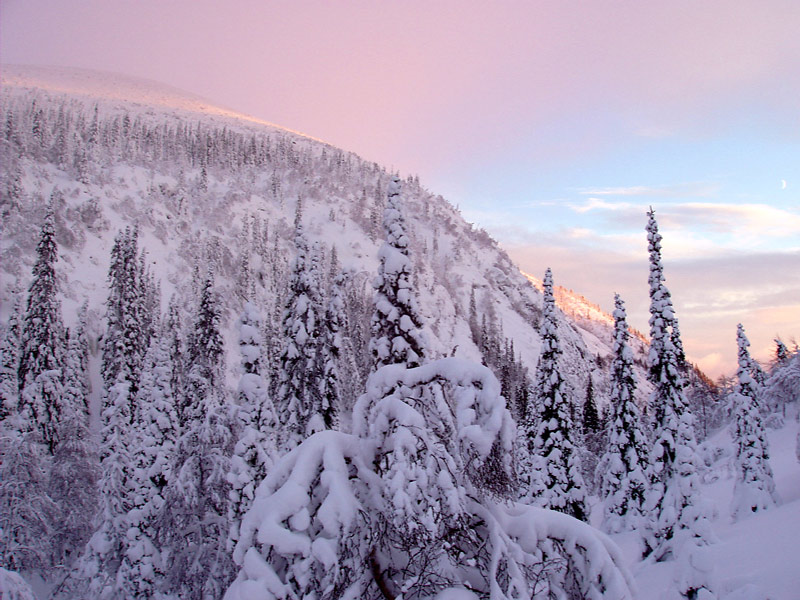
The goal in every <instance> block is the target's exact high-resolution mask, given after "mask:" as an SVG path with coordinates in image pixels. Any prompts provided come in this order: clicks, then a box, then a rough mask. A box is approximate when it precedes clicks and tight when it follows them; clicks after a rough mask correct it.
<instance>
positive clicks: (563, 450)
mask: <svg viewBox="0 0 800 600" xmlns="http://www.w3.org/2000/svg"><path fill="white" fill-rule="evenodd" d="M543 288H544V300H543V303H544V308H543V316H542V328H541V336H542V351H541V354H540V356H539V364H538V365H537V369H536V400H535V403H536V404H535V405H536V406H537V407H538V410H539V413H538V414H536V415H535V416H532V417H530V418H529V419H528V420H527V421H526V424H525V427H524V435H523V443H524V444H525V445H526V447H527V451H528V454H529V457H530V458H529V459H527V460H525V462H523V467H522V468H523V469H525V471H523V472H522V473H521V474H520V477H521V479H522V482H523V489H522V498H523V499H524V500H525V501H526V502H528V503H533V504H537V505H540V506H543V507H545V508H550V509H553V510H558V511H561V512H564V513H567V514H568V515H571V516H573V517H575V518H576V519H581V520H586V519H587V518H588V513H587V510H586V493H585V491H584V482H583V476H582V475H581V471H580V466H579V464H578V453H577V452H576V448H575V446H574V445H573V443H572V439H573V438H572V434H573V425H572V418H571V411H570V403H571V400H570V398H569V396H568V392H567V386H566V384H565V382H564V379H563V377H562V375H561V372H560V370H559V368H560V367H559V358H560V356H561V347H560V345H559V340H558V331H557V329H558V320H557V316H556V315H557V313H556V311H557V309H556V304H555V299H554V297H553V274H552V272H551V271H550V269H547V271H546V272H545V276H544V282H543ZM526 471H527V472H526Z"/></svg>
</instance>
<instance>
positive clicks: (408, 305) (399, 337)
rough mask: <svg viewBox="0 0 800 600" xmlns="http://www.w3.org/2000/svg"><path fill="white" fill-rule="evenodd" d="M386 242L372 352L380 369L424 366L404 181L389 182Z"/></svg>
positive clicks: (381, 257)
mask: <svg viewBox="0 0 800 600" xmlns="http://www.w3.org/2000/svg"><path fill="white" fill-rule="evenodd" d="M383 227H384V231H385V232H386V241H385V242H384V244H383V246H381V249H380V251H379V252H378V260H379V261H380V264H379V266H378V276H377V277H376V278H375V282H374V284H373V285H374V287H375V290H376V291H375V313H374V315H373V317H372V339H371V340H370V351H371V352H372V356H373V361H374V364H375V365H376V366H378V367H380V366H383V365H391V364H405V365H407V366H408V367H416V366H418V365H420V364H422V363H423V362H424V359H425V356H424V347H425V343H424V341H423V337H422V333H421V325H422V321H421V319H420V316H419V309H418V307H417V299H416V296H415V295H414V290H413V288H412V285H411V261H410V259H409V256H408V246H409V243H410V240H409V238H408V235H407V233H406V224H405V219H404V218H403V214H402V212H401V206H400V179H399V178H398V177H394V178H393V179H392V181H390V182H389V187H388V191H387V202H386V209H385V211H384V215H383Z"/></svg>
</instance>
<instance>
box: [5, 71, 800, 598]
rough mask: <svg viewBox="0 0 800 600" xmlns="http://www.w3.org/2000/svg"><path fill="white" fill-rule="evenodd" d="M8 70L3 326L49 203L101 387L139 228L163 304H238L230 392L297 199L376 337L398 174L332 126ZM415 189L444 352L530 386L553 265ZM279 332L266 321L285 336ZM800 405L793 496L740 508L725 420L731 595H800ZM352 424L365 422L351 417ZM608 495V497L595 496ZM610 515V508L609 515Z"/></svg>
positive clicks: (723, 514) (786, 444)
mask: <svg viewBox="0 0 800 600" xmlns="http://www.w3.org/2000/svg"><path fill="white" fill-rule="evenodd" d="M2 77H3V79H2V88H1V89H0V127H2V136H0V149H2V157H0V158H1V159H2V176H1V178H0V191H1V192H2V202H0V212H2V240H0V299H1V300H2V303H1V305H0V319H1V320H2V322H3V323H5V322H6V321H7V319H8V317H9V315H10V314H11V312H12V310H13V308H14V305H15V300H19V299H23V297H24V294H25V290H26V289H27V286H28V284H29V282H30V280H31V267H32V265H33V261H34V258H35V248H36V243H37V241H38V238H39V232H40V228H41V223H42V218H43V214H44V213H45V210H46V208H47V206H48V204H51V205H52V206H53V208H54V210H55V220H56V223H55V225H56V239H57V242H58V245H59V261H58V262H57V263H56V272H57V277H58V279H59V283H60V289H61V294H62V300H63V313H64V319H65V321H66V324H67V325H72V324H74V323H75V322H76V315H77V312H78V308H79V307H80V306H81V305H82V304H83V303H84V301H87V302H88V314H89V318H90V322H89V329H90V342H91V347H92V350H93V352H94V354H93V358H92V361H91V369H92V374H93V376H94V380H95V384H96V385H95V386H94V393H95V395H97V394H99V390H100V385H99V380H100V378H99V342H100V338H101V336H102V335H103V334H104V332H105V328H106V323H105V302H106V298H107V296H108V283H107V274H108V271H109V262H110V254H111V248H112V245H113V244H114V238H115V236H116V235H117V233H118V232H119V231H121V230H123V229H125V228H126V227H134V226H135V227H137V228H138V239H139V247H140V248H144V249H145V250H146V251H147V255H146V265H145V266H146V269H147V270H148V271H149V272H150V273H151V274H152V275H153V276H154V277H155V279H156V280H157V281H158V282H160V289H161V302H162V312H163V309H165V308H166V304H167V302H168V301H169V299H170V298H171V297H174V298H176V299H177V301H178V303H179V304H181V305H183V307H184V308H185V309H186V312H187V313H188V312H189V311H190V310H191V309H192V308H193V307H192V303H193V302H194V299H195V298H196V296H197V288H198V286H199V285H200V282H201V280H202V278H203V277H204V276H205V275H206V273H208V274H211V275H213V277H214V281H215V287H216V289H217V291H219V292H220V297H221V300H222V305H223V309H224V315H223V319H224V323H223V330H224V334H225V337H226V347H227V349H228V352H227V361H228V374H229V381H230V388H231V389H234V387H235V383H234V382H235V378H236V377H237V371H236V365H237V363H238V360H239V359H238V356H237V353H236V352H235V351H234V350H233V349H234V348H235V346H236V342H237V340H236V335H237V332H236V320H237V318H238V317H239V315H240V314H241V313H242V309H243V306H244V303H245V301H246V300H247V299H249V300H251V301H254V303H255V304H256V305H258V306H259V308H260V309H261V311H262V313H263V314H264V315H267V319H266V320H267V321H271V322H272V323H273V325H274V324H275V323H277V322H279V321H280V314H281V311H282V309H283V308H284V301H285V299H286V289H287V281H288V275H289V272H290V270H291V264H292V260H293V257H294V255H295V252H296V249H295V245H294V232H295V225H294V222H295V219H296V216H297V215H298V214H299V220H300V221H301V222H302V225H303V230H304V232H305V233H306V234H307V236H308V238H309V240H310V242H311V243H312V245H316V247H317V249H318V251H319V254H320V255H321V256H322V257H323V258H322V260H323V262H324V267H325V269H330V268H331V267H332V265H333V264H334V261H333V258H332V257H333V255H334V250H335V254H336V256H337V257H338V261H339V262H340V263H341V265H342V266H343V267H344V270H345V271H346V273H347V280H348V282H349V283H348V285H349V289H348V293H349V294H350V295H349V296H348V304H347V310H348V311H350V312H351V313H352V314H353V315H356V316H359V317H361V318H362V322H361V323H360V324H356V326H354V328H353V329H352V330H350V331H346V332H345V333H346V334H347V335H349V336H350V339H349V341H350V343H351V344H353V350H354V352H356V353H358V354H362V355H363V354H366V353H367V349H366V342H365V340H364V338H363V337H359V336H358V335H357V334H358V330H357V329H358V327H359V326H360V327H363V326H364V325H365V321H368V319H369V316H370V314H371V310H372V309H371V305H370V300H371V294H372V290H371V287H370V282H371V281H372V280H373V278H374V275H375V273H376V270H377V267H378V258H377V255H378V249H379V246H380V244H381V241H382V235H383V233H382V227H381V217H382V212H383V208H384V204H385V201H386V194H387V188H388V186H389V183H390V181H391V179H392V176H393V175H394V174H393V173H390V172H388V171H387V170H386V169H384V168H382V167H381V166H379V165H377V164H375V163H371V162H369V161H367V160H364V159H362V158H360V157H358V156H356V155H354V154H352V153H349V152H346V151H344V150H341V149H338V148H335V147H332V146H330V145H328V144H325V143H324V142H321V141H319V140H315V139H313V138H311V137H308V136H304V135H300V134H297V133H294V132H291V131H287V130H285V129H281V128H280V127H277V126H274V125H271V124H268V123H262V122H258V121H257V120H254V119H250V118H247V117H243V116H241V115H237V114H235V113H233V112H231V111H227V110H224V109H220V108H217V107H214V106H213V105H212V104H210V103H208V102H206V101H204V100H201V99H198V98H193V97H191V96H189V95H187V94H184V93H183V92H180V91H179V90H174V89H170V88H167V87H165V86H162V85H160V84H153V83H151V82H142V81H138V80H132V79H130V78H122V77H119V76H116V75H110V74H97V73H92V72H86V71H74V70H68V69H44V68H30V67H9V66H5V67H3V69H2ZM401 202H402V205H403V209H404V212H405V217H406V221H407V225H408V235H409V237H410V245H409V246H410V257H411V261H412V264H413V270H414V274H413V278H412V284H413V287H414V289H415V292H416V294H417V297H418V301H419V306H420V310H421V313H422V317H423V320H424V328H423V329H424V333H425V334H426V336H427V346H428V349H429V351H430V354H431V358H439V357H449V356H455V357H457V358H464V359H468V360H471V361H476V362H485V363H487V364H489V366H491V367H493V368H495V371H496V374H497V376H498V378H499V379H501V383H502V384H503V385H507V386H509V389H510V390H512V392H513V390H515V389H516V387H515V386H518V385H520V383H523V384H524V381H522V380H520V379H517V380H514V381H508V377H509V375H508V373H507V372H506V370H504V369H500V368H497V367H498V366H500V365H502V364H504V365H505V366H508V364H509V361H512V360H517V361H518V364H519V365H521V366H522V367H524V368H526V369H527V370H528V374H529V375H532V374H533V371H534V370H535V367H536V364H537V360H538V358H539V354H540V350H541V345H542V344H541V337H540V334H539V327H540V320H541V311H542V295H541V293H540V291H539V290H538V289H537V287H536V286H538V285H540V281H539V280H537V279H536V278H535V277H532V276H526V275H524V274H522V273H521V272H520V271H519V270H518V269H517V267H516V266H515V265H514V264H513V263H512V261H511V260H510V259H509V257H508V256H507V255H506V254H505V252H503V251H502V249H501V248H500V247H499V246H498V245H497V243H496V242H495V241H494V240H492V239H491V238H490V237H489V236H488V234H487V233H486V232H485V231H482V230H480V229H476V228H475V227H474V226H472V225H470V224H468V223H466V222H465V221H464V219H463V218H462V217H461V215H460V214H459V212H458V211H457V209H455V208H454V207H453V206H452V205H451V204H449V203H448V202H446V201H445V200H444V199H443V198H442V197H441V196H437V195H435V194H434V193H432V192H430V191H428V190H426V189H425V188H424V187H423V186H422V185H421V184H420V182H419V181H418V179H417V178H416V177H414V176H405V177H404V178H403V182H402V191H401ZM645 279H646V277H645V274H643V277H642V281H643V282H644V281H645ZM532 282H533V283H532ZM556 283H557V280H556ZM556 299H557V302H558V304H559V306H560V308H561V311H562V313H561V314H560V315H559V317H558V320H559V322H558V334H559V339H560V341H561V348H562V350H563V353H564V354H563V357H562V359H561V367H562V370H563V373H564V375H565V379H566V381H567V384H568V386H569V388H570V391H571V395H570V397H571V399H572V402H573V408H574V410H575V412H578V411H579V410H580V407H581V404H582V403H583V400H584V398H585V397H586V394H587V388H588V386H589V381H590V378H591V382H592V384H593V390H594V393H595V397H596V399H597V400H598V403H599V404H600V405H603V404H605V403H606V402H607V398H606V397H605V396H607V394H608V391H609V371H610V369H609V368H608V367H609V364H610V357H611V355H612V330H613V320H612V319H611V317H610V316H609V315H607V314H605V313H603V312H602V311H600V310H599V309H598V308H597V307H596V306H595V305H593V304H592V303H591V302H590V301H588V300H586V299H584V298H582V297H579V296H577V295H575V294H573V293H571V292H569V291H568V290H564V289H557V290H556ZM275 332H276V330H275V329H274V328H273V329H271V330H270V329H269V328H268V331H267V333H268V334H270V333H272V334H274V333H275ZM279 343H280V340H276V339H272V340H270V339H267V340H266V341H265V345H267V346H269V345H272V349H271V352H272V356H273V357H274V356H275V352H274V350H275V348H274V347H275V346H276V345H278V344H279ZM359 344H360V346H359ZM631 345H632V348H633V350H634V353H635V361H634V362H635V366H636V371H637V376H638V380H639V388H638V390H637V396H638V398H639V399H640V400H642V401H644V399H645V398H646V396H647V394H648V391H649V389H650V388H649V384H647V383H646V378H645V354H646V352H647V344H646V342H645V340H644V339H642V337H641V335H638V336H637V335H634V336H633V337H632V339H631ZM509 355H511V358H509ZM512 371H514V372H516V371H515V370H513V369H512ZM364 376H365V374H364V373H363V372H361V371H359V369H356V370H355V372H354V373H353V377H352V381H350V382H348V385H349V388H348V390H349V397H348V398H346V399H345V401H344V402H345V404H352V403H353V402H354V401H355V397H356V396H357V395H358V394H360V393H362V392H363V390H364V388H363V383H364V382H363V379H364ZM516 377H519V374H518V373H517V375H516ZM232 395H233V394H231V396H232ZM97 400H98V399H97V398H95V413H96V412H97V411H96V408H97V404H98V403H97ZM345 408H347V407H345ZM510 408H511V409H512V412H514V410H515V409H516V407H515V406H510ZM792 410H794V411H796V407H793V408H791V409H790V413H789V415H788V418H787V419H786V422H785V425H784V426H783V428H780V429H774V430H772V431H770V438H771V440H770V441H771V443H772V449H773V466H774V470H775V474H776V481H777V487H778V492H779V493H780V494H781V496H782V504H780V505H779V506H778V507H776V508H774V509H772V510H770V511H767V512H765V513H762V514H759V515H755V516H753V517H751V518H749V519H743V520H742V521H740V522H739V523H737V524H731V523H730V520H729V518H728V516H727V515H728V513H727V503H728V502H729V501H730V496H731V487H732V479H731V453H732V444H731V443H730V440H729V437H728V433H727V431H722V432H717V433H716V435H714V436H712V437H711V438H710V439H709V440H707V441H706V445H705V456H706V457H707V460H706V468H705V471H704V473H703V476H704V478H705V481H704V483H705V484H706V485H704V486H703V488H704V492H705V494H706V495H707V496H708V497H710V498H712V499H713V500H714V501H715V502H716V505H717V508H718V513H717V516H716V518H715V520H714V521H713V527H714V529H715V531H716V533H717V536H718V537H719V539H720V542H719V543H718V544H716V545H714V546H713V549H712V551H711V556H712V558H713V561H714V562H715V572H716V574H717V577H718V579H719V581H720V586H719V589H721V590H725V591H726V592H730V594H731V595H730V596H729V597H730V598H739V600H742V599H750V600H756V599H758V600H764V599H766V598H770V599H772V600H781V599H786V600H789V599H791V598H798V597H800V596H798V595H797V593H796V592H797V590H798V589H800V580H798V577H797V572H798V571H797V570H796V569H792V565H793V564H795V562H796V560H794V562H793V559H795V557H796V556H797V554H798V552H800V547H798V531H797V529H798V524H800V519H798V517H797V515H798V514H800V511H799V510H798V506H800V505H799V504H798V503H799V502H800V468H798V465H797V463H796V461H795V460H794V456H793V453H794V446H793V444H794V439H795V437H796V432H797V423H796V421H795V420H794V419H793V416H794V414H795V413H793V412H791V411H792ZM96 416H97V415H96V414H95V417H96ZM342 420H343V422H344V423H343V424H344V426H343V428H344V429H347V427H348V425H349V423H348V417H347V416H346V415H343V419H342ZM595 460H596V457H595ZM590 501H593V502H595V503H596V498H590ZM595 508H596V509H597V508H598V507H595ZM598 514H599V513H598V511H597V510H595V512H594V516H595V517H597V516H598ZM614 539H615V541H616V542H618V543H619V545H620V546H621V548H622V549H623V552H624V555H625V556H626V557H627V559H628V561H629V565H630V568H631V571H632V572H633V574H634V575H635V576H636V578H637V581H638V584H639V588H640V590H639V591H640V597H641V598H645V599H647V600H649V599H651V598H652V599H654V600H655V599H656V598H659V599H661V598H673V597H675V596H674V594H673V593H672V592H671V591H670V590H672V589H674V585H673V583H672V579H671V578H672V577H673V572H672V569H671V563H660V564H649V563H647V564H639V557H638V554H637V549H636V543H637V539H638V535H637V534H636V533H630V534H619V535H616V536H615V537H614ZM755 553H758V554H757V556H751V554H755ZM748 586H749V587H748ZM759 590H760V591H759ZM737 594H738V595H737ZM792 594H794V595H792Z"/></svg>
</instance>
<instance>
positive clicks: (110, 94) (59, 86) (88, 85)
mask: <svg viewBox="0 0 800 600" xmlns="http://www.w3.org/2000/svg"><path fill="white" fill-rule="evenodd" d="M0 77H1V78H2V79H1V81H2V83H1V85H2V86H4V87H8V88H11V89H17V90H41V91H48V92H52V93H55V94H66V95H69V96H71V97H73V98H82V99H84V101H86V102H88V103H91V104H98V103H100V104H106V105H109V106H118V105H119V103H120V102H122V103H124V104H126V105H127V106H128V107H129V108H130V107H131V106H134V105H139V106H140V107H143V108H144V107H148V108H158V109H160V110H161V111H162V112H163V111H169V110H172V111H180V112H183V113H188V114H192V113H194V114H198V115H208V116H216V117H224V118H226V119H231V120H233V121H240V122H241V121H244V122H248V123H255V124H259V125H264V126H268V127H271V128H276V129H283V130H285V131H290V130H288V129H285V128H282V127H280V126H278V125H275V124H273V123H269V122H267V121H263V120H261V119H257V118H255V117H251V116H249V115H244V114H242V113H238V112H236V111H233V110H230V109H227V108H223V107H220V106H218V105H216V104H214V103H213V102H211V101H210V100H207V99H205V98H202V97H200V96H196V95H194V94H191V93H189V92H185V91H183V90H181V89H178V88H175V87H172V86H169V85H166V84H163V83H160V82H157V81H152V80H149V79H141V78H138V77H131V76H129V75H120V74H118V73H109V72H104V71H95V70H89V69H75V68H67V67H51V66H39V65H2V69H0ZM292 133H295V134H297V135H303V136H304V137H309V136H305V135H304V134H301V133H299V132H296V131H293V132H292Z"/></svg>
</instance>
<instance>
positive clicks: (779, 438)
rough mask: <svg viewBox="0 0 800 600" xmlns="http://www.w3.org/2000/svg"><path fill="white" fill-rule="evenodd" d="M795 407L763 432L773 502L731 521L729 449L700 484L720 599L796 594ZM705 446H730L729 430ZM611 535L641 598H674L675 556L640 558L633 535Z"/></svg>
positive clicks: (799, 540) (799, 510)
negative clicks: (712, 511) (708, 506)
mask: <svg viewBox="0 0 800 600" xmlns="http://www.w3.org/2000/svg"><path fill="white" fill-rule="evenodd" d="M797 408H798V406H797V405H796V404H795V405H794V406H793V407H792V408H791V410H792V411H793V412H790V413H789V416H790V417H791V418H787V419H786V421H787V423H786V426H785V427H783V428H782V429H777V430H768V431H767V435H768V438H769V444H770V449H771V464H772V468H773V472H774V478H775V485H776V489H777V492H778V495H779V496H780V498H781V501H782V503H781V504H779V505H778V506H777V507H774V508H770V509H769V510H764V511H759V512H758V513H755V514H752V515H750V516H748V517H746V518H743V519H741V520H740V521H738V522H733V520H732V518H731V517H730V514H729V513H728V511H727V507H728V505H729V504H730V502H731V498H732V497H733V487H734V481H735V473H734V471H733V469H732V467H731V464H730V463H731V462H732V460H733V459H732V456H731V453H730V452H728V453H727V454H723V455H722V457H721V458H719V459H718V460H717V461H716V462H714V463H713V464H711V465H710V467H709V472H711V473H714V474H717V475H720V477H719V478H718V479H716V480H715V481H713V482H711V483H709V484H706V485H703V486H702V489H703V494H704V495H705V496H706V497H707V498H708V500H709V501H711V502H712V503H713V504H714V505H715V506H716V507H717V508H718V510H717V515H716V517H715V518H713V519H712V520H711V526H712V528H713V530H714V533H715V535H716V538H717V540H716V542H715V543H714V544H712V545H710V546H708V547H707V548H706V549H705V552H706V554H707V557H706V559H705V560H706V561H707V562H709V563H711V564H712V565H713V569H714V576H715V579H716V580H717V582H718V588H717V589H718V592H719V593H720V594H721V598H723V599H724V600H765V599H767V598H769V599H770V600H793V599H795V598H798V597H800V559H798V557H800V464H798V462H797V461H796V460H795V458H794V437H795V435H796V434H797V429H798V424H797V422H796V421H795V419H794V415H795V414H796V411H797ZM707 445H709V446H712V447H721V448H730V447H731V445H732V442H731V439H730V433H729V432H728V430H727V429H724V430H722V431H720V432H719V433H718V434H717V435H716V436H714V437H713V438H712V439H711V440H708V442H707ZM598 512H599V511H595V514H594V516H595V517H597V516H598ZM611 538H612V539H613V540H614V541H616V542H617V543H618V544H619V546H620V547H621V548H622V549H623V554H624V555H625V559H626V561H625V562H626V563H627V564H628V565H630V568H631V570H632V571H633V573H634V576H635V579H636V581H637V583H638V588H639V596H638V598H639V599H640V600H664V599H665V598H666V599H672V598H675V597H676V596H674V595H670V594H671V593H670V590H672V589H674V577H675V573H674V571H675V569H676V564H675V561H666V562H662V563H652V562H646V563H639V552H640V548H639V546H638V541H637V539H636V538H637V534H635V533H631V534H618V535H614V536H611ZM695 560H697V559H696V558H695Z"/></svg>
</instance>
